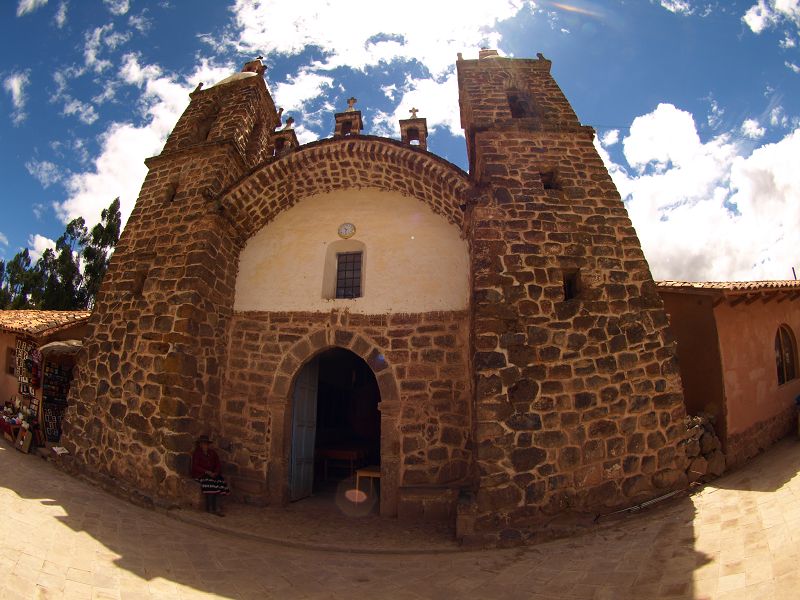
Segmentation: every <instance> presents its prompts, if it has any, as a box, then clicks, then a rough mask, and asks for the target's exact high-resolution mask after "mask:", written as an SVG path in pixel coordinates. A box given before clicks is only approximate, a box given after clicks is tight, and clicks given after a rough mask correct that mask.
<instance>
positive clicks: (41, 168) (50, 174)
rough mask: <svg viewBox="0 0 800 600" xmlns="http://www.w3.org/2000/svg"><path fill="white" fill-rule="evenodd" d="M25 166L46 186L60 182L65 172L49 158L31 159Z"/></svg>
mask: <svg viewBox="0 0 800 600" xmlns="http://www.w3.org/2000/svg"><path fill="white" fill-rule="evenodd" d="M25 168H26V169H27V170H28V173H30V174H31V175H33V176H34V177H35V178H36V179H37V180H38V181H39V183H41V184H42V187H44V188H48V187H50V186H51V185H53V184H54V183H58V182H59V181H61V180H62V178H63V174H62V173H61V169H60V168H59V167H58V165H56V164H55V163H52V162H50V161H47V160H29V161H28V162H26V163H25Z"/></svg>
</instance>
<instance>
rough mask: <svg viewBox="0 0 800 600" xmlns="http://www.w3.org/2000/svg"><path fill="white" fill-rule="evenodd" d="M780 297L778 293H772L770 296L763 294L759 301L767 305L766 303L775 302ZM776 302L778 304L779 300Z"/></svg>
mask: <svg viewBox="0 0 800 600" xmlns="http://www.w3.org/2000/svg"><path fill="white" fill-rule="evenodd" d="M780 295H781V293H780V292H773V293H771V294H764V297H763V298H762V299H761V302H763V303H764V304H767V303H768V302H771V301H772V300H775V298H777V297H779V296H780ZM778 302H780V300H778Z"/></svg>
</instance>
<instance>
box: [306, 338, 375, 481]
mask: <svg viewBox="0 0 800 600" xmlns="http://www.w3.org/2000/svg"><path fill="white" fill-rule="evenodd" d="M318 386H319V387H318V392H317V433H316V440H315V448H316V457H317V460H316V466H315V469H314V490H315V492H316V491H325V490H327V489H328V488H330V487H331V486H334V487H335V485H336V483H337V482H338V481H340V480H342V479H347V478H349V477H351V475H353V472H354V471H353V469H358V468H359V467H363V466H367V465H379V464H380V433H381V432H380V412H379V410H378V402H379V401H380V391H379V389H378V383H377V381H376V380H375V375H374V374H373V373H372V369H370V368H369V366H368V365H367V363H365V362H364V360H362V359H361V358H360V357H359V356H357V355H356V354H354V353H352V352H350V351H349V350H344V349H342V348H332V349H330V350H327V351H325V352H323V353H322V354H320V355H319V384H318Z"/></svg>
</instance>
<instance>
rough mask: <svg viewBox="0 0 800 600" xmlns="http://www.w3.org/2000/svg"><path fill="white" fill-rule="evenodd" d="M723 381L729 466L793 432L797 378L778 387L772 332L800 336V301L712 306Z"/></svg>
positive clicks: (799, 386)
mask: <svg viewBox="0 0 800 600" xmlns="http://www.w3.org/2000/svg"><path fill="white" fill-rule="evenodd" d="M714 318H715V319H716V323H717V330H718V331H719V347H720V352H721V355H722V371H723V377H724V381H725V402H726V405H727V425H728V439H727V444H726V452H727V454H728V464H729V465H736V464H740V463H742V462H744V461H745V460H747V459H748V458H751V457H752V456H755V455H756V454H758V453H759V452H761V451H762V450H764V449H766V448H769V447H770V446H771V445H772V444H773V443H775V442H776V441H777V440H778V439H780V438H782V437H784V436H785V435H787V434H788V433H789V432H790V431H792V430H793V429H794V425H795V423H796V416H795V415H796V408H795V404H794V400H795V398H797V397H798V396H800V377H799V378H795V379H793V380H791V381H787V382H786V383H784V384H782V385H778V375H777V368H776V365H775V334H776V333H777V332H778V327H780V326H781V325H786V326H788V327H789V328H790V329H791V330H792V331H793V332H794V335H795V339H796V338H797V336H798V333H800V301H797V300H784V301H782V302H777V301H776V300H771V301H769V302H766V303H764V302H760V301H759V302H754V303H750V304H748V303H742V304H737V305H736V306H731V304H730V303H727V302H724V303H721V304H719V305H718V306H717V307H716V308H714Z"/></svg>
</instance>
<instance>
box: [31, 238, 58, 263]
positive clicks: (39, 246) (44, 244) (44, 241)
mask: <svg viewBox="0 0 800 600" xmlns="http://www.w3.org/2000/svg"><path fill="white" fill-rule="evenodd" d="M55 247H56V243H55V242H54V241H53V240H51V239H50V238H48V237H45V236H43V235H41V234H38V233H36V234H34V235H29V236H28V251H29V252H30V255H31V262H36V261H37V260H39V259H40V258H42V254H44V251H45V250H47V249H48V248H55Z"/></svg>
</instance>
